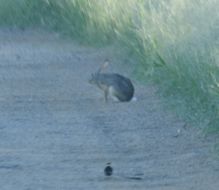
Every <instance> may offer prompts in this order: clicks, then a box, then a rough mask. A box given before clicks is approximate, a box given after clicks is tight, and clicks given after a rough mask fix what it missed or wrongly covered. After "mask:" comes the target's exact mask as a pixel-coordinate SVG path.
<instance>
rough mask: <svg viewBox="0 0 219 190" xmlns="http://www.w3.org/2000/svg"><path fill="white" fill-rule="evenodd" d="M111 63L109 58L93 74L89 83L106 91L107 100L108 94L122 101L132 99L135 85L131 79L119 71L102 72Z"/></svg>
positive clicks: (106, 98) (105, 97)
mask: <svg viewBox="0 0 219 190" xmlns="http://www.w3.org/2000/svg"><path fill="white" fill-rule="evenodd" d="M108 64H109V62H108V60H106V61H105V62H104V64H103V65H102V66H101V67H100V68H99V70H98V71H97V72H96V73H94V74H92V76H91V79H90V80H89V83H91V84H95V85H96V86H97V87H98V88H100V89H101V90H103V91H104V99H105V102H107V100H108V96H111V97H112V98H113V99H116V100H119V101H121V102H127V101H130V100H131V99H132V97H133V95H134V86H133V84H132V82H131V80H130V79H128V78H126V77H124V76H122V75H120V74H117V73H101V71H102V70H103V68H105V67H107V66H108Z"/></svg>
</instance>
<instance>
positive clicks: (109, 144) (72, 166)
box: [0, 29, 219, 190]
mask: <svg viewBox="0 0 219 190" xmlns="http://www.w3.org/2000/svg"><path fill="white" fill-rule="evenodd" d="M109 55H111V54H109V53H108V50H107V49H102V50H100V49H98V50H97V49H92V48H86V47H82V46H77V45H74V44H73V43H72V42H71V43H70V42H67V41H65V40H61V39H59V37H58V36H57V35H55V34H48V33H46V32H43V31H40V32H39V31H35V32H34V31H31V30H30V31H16V30H13V31H10V30H7V29H1V30H0V85H1V91H0V187H1V190H14V189H16V190H39V189H42V190H50V189H51V190H73V189H75V190H80V189H82V190H83V189H86V190H92V189H93V190H117V189H118V190H122V189H124V190H129V189H130V190H133V189H142V190H145V189H147V190H150V189H153V190H160V189H162V190H163V189H166V190H190V189H193V190H218V189H219V164H218V163H219V162H218V161H217V160H216V159H213V156H212V153H211V147H212V141H209V140H207V139H204V138H202V137H200V135H199V133H198V131H196V130H194V129H191V128H186V129H185V128H184V127H183V126H184V123H183V122H182V121H179V120H178V119H177V118H175V117H174V116H173V115H171V113H167V112H165V111H164V110H163V109H162V107H161V106H160V102H159V98H157V97H156V95H155V90H154V88H153V87H150V86H149V87H144V86H142V85H139V84H138V83H136V82H135V89H136V97H137V98H138V100H137V101H135V102H130V103H115V102H109V103H108V104H105V103H104V100H103V96H102V93H101V92H100V91H99V90H98V89H97V88H95V87H94V86H91V85H89V84H88V79H89V77H90V74H91V73H92V72H94V71H95V70H96V69H97V68H98V67H99V64H100V63H101V61H102V60H104V59H105V58H110V57H109ZM109 70H112V71H114V72H119V68H116V65H113V66H112V67H111V66H110V68H109ZM120 72H121V73H122V74H125V75H126V76H127V73H124V71H121V70H120ZM179 130H180V133H179V134H178V132H179ZM107 162H111V163H112V166H113V167H114V175H113V176H112V177H111V178H106V177H104V173H103V170H104V167H105V164H106V163H107ZM139 175H140V176H141V178H142V179H141V180H135V179H136V176H139Z"/></svg>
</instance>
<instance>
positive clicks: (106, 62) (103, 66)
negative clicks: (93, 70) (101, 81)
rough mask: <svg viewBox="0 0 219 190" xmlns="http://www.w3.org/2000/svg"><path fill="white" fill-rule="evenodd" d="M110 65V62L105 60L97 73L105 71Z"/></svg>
mask: <svg viewBox="0 0 219 190" xmlns="http://www.w3.org/2000/svg"><path fill="white" fill-rule="evenodd" d="M108 65H109V60H108V59H105V61H104V63H103V64H102V65H101V66H100V68H99V69H98V71H97V73H100V72H101V71H103V69H105V68H106V67H108Z"/></svg>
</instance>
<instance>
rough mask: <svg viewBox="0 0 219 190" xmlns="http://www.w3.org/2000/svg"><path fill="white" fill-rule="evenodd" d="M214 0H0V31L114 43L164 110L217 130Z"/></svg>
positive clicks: (218, 32) (218, 34)
mask: <svg viewBox="0 0 219 190" xmlns="http://www.w3.org/2000/svg"><path fill="white" fill-rule="evenodd" d="M218 7H219V2H218V1H217V0H210V1H205V0H194V1H191V0H161V1H156V0H120V1H115V0H105V1H102V0H92V1H91V0H62V1H60V0H37V1H36V0H7V1H5V0H0V25H1V26H15V27H21V28H23V27H43V28H46V29H48V30H53V31H54V30H55V31H58V32H60V33H62V34H63V35H67V36H70V37H72V38H73V39H75V40H77V41H79V42H82V43H87V44H89V45H95V46H96V45H109V44H114V45H115V47H117V48H118V47H119V49H122V50H123V52H126V55H124V56H126V57H127V54H128V55H129V57H130V59H132V61H130V64H131V62H135V65H134V67H135V70H136V71H137V74H136V75H138V76H139V77H140V78H141V79H144V80H145V81H152V82H154V83H155V84H157V85H158V87H159V89H160V91H159V92H160V94H161V95H162V97H164V98H165V100H167V105H169V107H171V109H174V111H176V113H178V114H179V115H180V116H181V117H183V118H185V119H187V120H188V121H190V122H194V125H198V126H202V127H203V128H204V130H205V131H206V132H211V133H218V132H219V27H218V23H219V14H218V10H217V8H218Z"/></svg>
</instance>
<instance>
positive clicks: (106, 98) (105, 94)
mask: <svg viewBox="0 0 219 190" xmlns="http://www.w3.org/2000/svg"><path fill="white" fill-rule="evenodd" d="M108 94H109V90H108V89H106V90H104V100H105V102H108Z"/></svg>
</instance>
